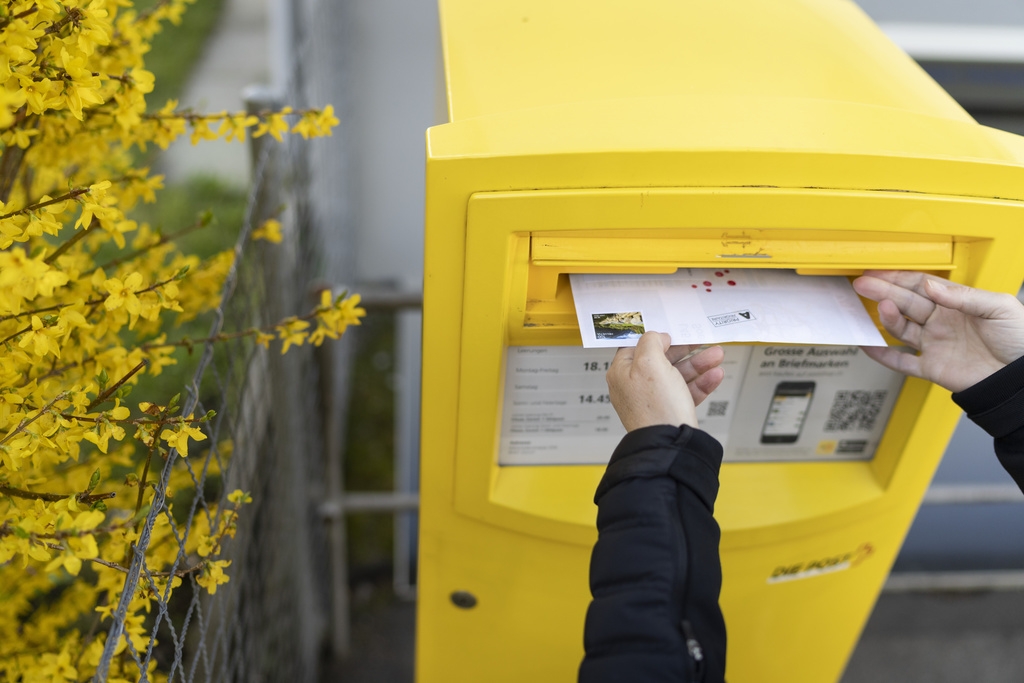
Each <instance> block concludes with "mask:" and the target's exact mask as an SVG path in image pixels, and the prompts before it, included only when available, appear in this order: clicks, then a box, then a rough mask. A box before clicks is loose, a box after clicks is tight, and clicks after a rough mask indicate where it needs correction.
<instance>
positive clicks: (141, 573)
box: [94, 143, 328, 683]
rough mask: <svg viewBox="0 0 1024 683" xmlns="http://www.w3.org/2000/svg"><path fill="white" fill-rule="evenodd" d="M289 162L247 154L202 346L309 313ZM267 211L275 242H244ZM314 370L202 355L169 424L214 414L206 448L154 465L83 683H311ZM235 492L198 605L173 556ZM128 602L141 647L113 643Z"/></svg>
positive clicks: (318, 527)
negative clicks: (92, 666) (147, 603)
mask: <svg viewBox="0 0 1024 683" xmlns="http://www.w3.org/2000/svg"><path fill="white" fill-rule="evenodd" d="M301 154H302V150H301V149H295V146H294V145H292V146H290V145H289V144H287V143H284V144H282V143H275V144H274V146H271V145H269V144H265V145H262V146H261V148H260V149H259V152H258V154H257V155H256V158H257V162H256V164H255V169H254V174H253V175H254V177H253V183H252V188H251V190H250V192H249V196H248V202H247V204H248V205H247V210H246V215H245V219H244V225H243V226H242V229H241V231H240V235H239V238H238V241H237V243H236V245H235V261H234V266H233V268H232V270H231V271H230V273H229V275H228V277H227V279H226V282H225V285H224V288H223V292H222V297H221V303H220V306H219V308H218V309H217V310H216V311H215V314H214V321H213V324H212V326H211V330H210V334H209V336H210V337H215V336H217V335H220V334H221V333H222V332H227V331H231V330H244V329H248V328H252V327H263V326H266V325H267V324H270V323H273V322H275V321H278V320H280V319H282V318H283V317H285V316H287V315H295V314H301V313H305V312H307V311H308V310H309V309H310V308H311V307H312V300H311V298H310V293H309V284H310V281H311V280H312V279H313V278H314V277H315V275H316V272H317V267H316V264H314V263H312V260H313V258H312V257H311V256H310V255H311V254H315V253H316V249H315V244H314V242H315V240H313V239H312V238H310V236H309V235H308V234H304V233H305V232H307V231H305V230H304V229H303V226H304V223H303V222H302V221H299V220H296V215H297V213H298V212H297V211H296V209H295V207H296V205H299V204H301V201H298V200H297V199H296V197H295V194H294V192H292V191H291V190H293V189H296V186H295V183H294V179H295V177H296V174H295V173H294V168H295V164H296V162H297V160H301ZM298 189H299V190H301V188H298ZM281 205H284V206H286V207H289V208H286V209H285V210H284V213H283V214H282V215H281V220H282V222H283V223H284V230H285V233H286V240H285V242H284V243H283V244H281V245H269V244H266V243H258V244H254V243H252V242H251V241H250V239H249V236H250V233H251V232H252V229H253V226H254V225H258V224H259V223H260V222H261V221H262V220H263V219H264V218H266V217H268V216H269V215H270V214H271V213H273V212H276V211H279V210H280V209H279V207H280V206H281ZM305 225H308V223H306V224H305ZM300 233H301V234H300ZM311 245H312V246H311ZM222 336H223V335H222ZM317 370H318V369H317V366H316V362H315V357H314V355H313V352H312V350H311V349H308V348H299V349H293V350H291V351H289V353H288V354H287V356H281V355H280V354H278V352H277V351H276V349H275V350H271V351H268V350H267V349H264V348H262V347H260V346H258V345H257V344H255V343H254V342H253V341H252V339H251V338H249V337H238V338H234V339H223V340H221V341H218V342H208V343H206V344H205V346H204V347H203V348H202V353H201V355H200V357H199V361H198V363H197V366H196V370H195V373H194V376H193V378H192V381H191V383H190V384H189V386H188V387H187V388H186V399H185V401H184V404H183V413H182V414H184V415H188V414H191V413H195V414H197V415H200V414H205V413H206V412H207V411H209V410H214V411H216V417H215V418H214V419H213V420H211V421H209V422H208V423H206V424H204V425H203V431H204V434H205V435H206V436H207V441H205V442H204V444H210V446H209V448H208V449H206V450H205V451H204V452H202V453H193V454H191V455H190V457H187V458H182V457H178V456H177V454H176V452H174V451H172V453H171V455H170V456H169V457H168V459H167V460H166V462H165V463H164V466H163V469H162V471H161V473H160V477H159V480H158V481H157V482H156V483H155V486H154V491H155V493H154V499H153V502H152V506H151V508H150V510H149V513H148V515H147V516H146V519H145V523H144V526H143V529H142V531H141V534H140V537H139V539H138V541H137V543H136V544H135V547H134V552H133V555H132V559H131V563H130V566H129V571H128V572H127V575H126V578H125V582H124V588H123V590H122V592H121V594H120V597H119V603H118V605H117V608H116V610H115V611H114V612H113V615H112V623H111V626H110V628H109V631H108V636H107V640H106V642H105V648H104V651H103V654H102V657H101V660H100V663H99V666H98V668H97V672H96V675H95V677H94V680H95V681H106V680H107V679H108V675H110V672H111V663H112V662H114V661H115V660H117V661H118V664H119V667H118V668H119V669H121V670H124V668H126V667H127V668H135V669H137V671H138V680H140V681H149V680H168V681H172V682H179V681H180V682H182V683H184V682H192V681H218V682H221V681H245V682H247V683H248V682H258V681H281V680H288V681H295V682H304V681H314V680H316V675H317V667H318V663H317V662H318V656H319V651H320V644H321V642H322V640H323V637H324V633H325V623H326V615H325V610H324V608H323V607H322V605H323V604H324V599H323V597H322V596H323V595H324V593H325V592H326V581H327V576H328V572H327V568H326V567H325V566H324V563H325V562H326V556H325V553H324V551H322V550H320V549H322V548H323V547H324V539H323V536H324V531H323V524H322V522H321V521H320V519H319V518H318V516H317V513H316V502H318V501H319V500H320V498H321V497H322V495H323V492H322V491H321V490H320V488H319V487H320V485H319V483H318V482H320V481H321V480H322V478H323V475H322V473H323V470H322V467H323V456H322V439H321V433H322V425H323V420H322V412H321V410H320V397H321V393H320V390H319V389H320V379H319V376H318V372H317ZM194 450H197V449H194ZM182 470H184V472H185V473H187V476H186V477H185V480H186V481H187V482H188V485H186V486H184V487H181V486H180V485H179V486H178V490H174V491H171V490H169V487H170V483H171V481H172V474H173V473H174V472H176V471H177V472H179V475H178V476H179V477H180V476H181V475H180V472H181V471H182ZM235 489H242V490H244V491H247V492H249V493H250V494H251V497H252V499H253V502H252V503H251V504H249V505H246V506H244V507H243V508H242V509H241V510H240V512H239V515H240V516H239V519H238V522H237V528H236V531H235V535H234V538H233V539H226V542H225V544H224V552H223V554H222V559H228V560H230V561H231V565H230V567H229V569H228V570H227V573H228V574H229V576H230V581H229V582H228V583H227V584H225V585H222V586H219V588H218V590H216V592H215V593H214V594H212V595H211V594H208V592H207V590H206V589H205V588H203V587H202V586H200V585H199V584H198V582H197V571H196V570H197V567H199V566H200V565H201V564H202V559H201V558H199V557H197V556H196V555H195V554H194V553H193V554H189V553H188V552H186V550H185V549H186V547H187V545H186V544H187V543H188V539H189V537H190V534H193V533H194V531H193V527H194V525H195V524H196V523H197V522H196V520H201V519H203V518H205V521H206V524H207V525H208V526H209V528H211V529H212V528H214V527H215V526H216V516H217V515H218V511H219V510H224V509H225V508H226V507H227V506H228V503H227V500H226V497H227V495H228V492H230V491H232V490H235ZM157 527H162V528H164V529H165V531H164V533H167V532H168V531H169V534H170V536H171V537H172V538H173V543H175V544H176V545H177V554H176V556H175V557H174V560H173V562H172V563H171V566H170V567H165V566H160V567H157V566H152V565H151V563H150V559H149V557H148V556H147V550H149V549H150V544H151V543H152V542H153V537H154V529H155V528H157ZM170 575H177V576H178V577H180V579H181V584H180V585H179V586H177V587H175V588H173V589H172V585H173V582H172V581H164V582H163V583H160V582H159V581H158V579H160V578H166V577H168V576H170ZM161 585H162V586H163V587H162V588H158V587H159V586H161ZM137 591H150V593H151V595H152V598H153V601H154V604H155V609H153V610H152V612H151V613H150V614H149V615H148V616H147V617H146V629H147V631H148V635H149V637H148V638H145V639H139V638H130V637H126V635H125V633H126V629H125V625H126V622H127V621H128V620H129V619H131V618H133V617H132V615H131V614H130V612H129V604H130V603H131V601H132V597H133V596H134V595H136V593H137ZM132 665H134V667H133V666H132Z"/></svg>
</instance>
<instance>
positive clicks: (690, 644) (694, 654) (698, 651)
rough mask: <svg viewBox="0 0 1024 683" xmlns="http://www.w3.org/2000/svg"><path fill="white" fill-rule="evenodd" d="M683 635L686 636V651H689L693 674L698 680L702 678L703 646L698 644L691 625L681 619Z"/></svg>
mask: <svg viewBox="0 0 1024 683" xmlns="http://www.w3.org/2000/svg"><path fill="white" fill-rule="evenodd" d="M682 627H683V636H684V637H685V638H686V651H687V652H689V653H690V659H692V660H693V663H694V665H695V669H696V670H695V672H694V673H695V674H696V677H697V680H698V681H701V680H704V648H702V647H701V646H700V641H699V640H697V636H696V634H695V633H694V632H693V625H692V624H690V622H689V621H688V620H686V619H683V622H682Z"/></svg>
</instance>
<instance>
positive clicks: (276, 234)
mask: <svg viewBox="0 0 1024 683" xmlns="http://www.w3.org/2000/svg"><path fill="white" fill-rule="evenodd" d="M252 238H253V239H254V240H266V241H268V242H272V243H274V244H280V243H281V240H282V239H283V237H282V235H281V221H279V220H277V219H275V218H268V219H267V220H265V221H263V225H261V226H260V227H258V228H256V229H255V230H253V231H252Z"/></svg>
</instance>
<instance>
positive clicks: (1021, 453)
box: [953, 358, 1024, 491]
mask: <svg viewBox="0 0 1024 683" xmlns="http://www.w3.org/2000/svg"><path fill="white" fill-rule="evenodd" d="M953 400H954V401H956V403H957V405H959V406H960V407H961V408H963V409H964V411H965V412H966V413H967V417H969V418H971V419H972V420H974V422H975V423H977V425H978V426H979V427H981V428H982V429H984V430H985V431H986V432H988V433H989V434H991V435H992V436H993V437H995V448H996V456H998V458H999V462H1000V463H1002V465H1003V467H1004V468H1006V471H1007V472H1009V473H1010V476H1011V477H1013V480H1014V481H1015V482H1017V486H1019V487H1020V488H1021V490H1022V491H1024V358H1018V359H1017V360H1015V361H1014V362H1012V363H1010V364H1009V365H1007V366H1006V367H1005V368H1003V369H1002V370H1000V371H998V372H995V373H993V374H991V375H989V376H988V377H986V378H985V379H983V380H981V381H980V382H978V383H977V384H975V385H974V386H971V387H968V388H966V389H964V390H963V391H960V392H957V393H955V394H953Z"/></svg>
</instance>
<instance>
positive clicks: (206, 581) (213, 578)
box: [196, 560, 231, 595]
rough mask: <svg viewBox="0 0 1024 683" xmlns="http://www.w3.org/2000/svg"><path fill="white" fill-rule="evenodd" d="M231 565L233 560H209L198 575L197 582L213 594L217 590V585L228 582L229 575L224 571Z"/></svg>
mask: <svg viewBox="0 0 1024 683" xmlns="http://www.w3.org/2000/svg"><path fill="white" fill-rule="evenodd" d="M230 566H231V560H213V561H208V562H207V563H206V565H205V566H204V567H203V569H202V571H200V572H199V576H198V577H196V583H198V584H199V585H200V586H202V587H203V588H205V589H206V591H207V592H208V593H209V594H210V595H213V594H215V593H216V592H217V586H220V585H222V584H225V583H227V582H228V578H229V577H228V575H227V574H225V573H224V569H225V568H226V567H230Z"/></svg>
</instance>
